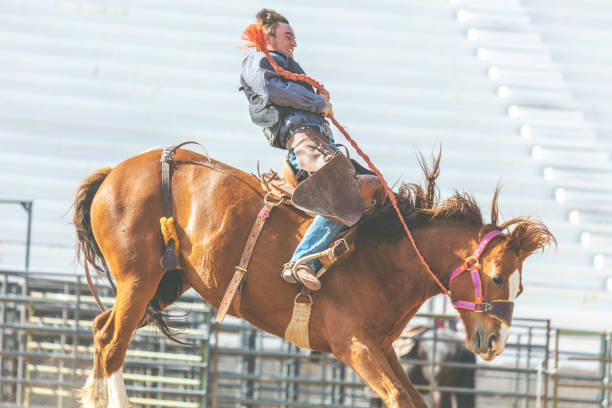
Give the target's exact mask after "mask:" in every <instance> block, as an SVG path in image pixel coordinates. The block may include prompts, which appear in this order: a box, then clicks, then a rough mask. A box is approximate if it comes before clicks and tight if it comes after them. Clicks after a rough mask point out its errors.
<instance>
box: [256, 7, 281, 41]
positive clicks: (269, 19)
mask: <svg viewBox="0 0 612 408" xmlns="http://www.w3.org/2000/svg"><path fill="white" fill-rule="evenodd" d="M255 18H256V19H257V21H261V23H262V25H263V31H264V33H266V34H269V35H271V36H272V37H274V36H275V35H276V26H277V24H278V23H285V24H289V21H287V19H286V18H285V17H284V16H283V15H282V14H280V13H277V12H276V11H274V10H270V9H267V8H264V9H261V10H259V12H257V14H255Z"/></svg>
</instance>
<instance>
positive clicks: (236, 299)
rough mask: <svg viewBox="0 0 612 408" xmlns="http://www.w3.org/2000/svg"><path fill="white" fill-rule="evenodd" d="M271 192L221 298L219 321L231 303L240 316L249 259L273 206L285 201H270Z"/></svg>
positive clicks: (282, 199)
mask: <svg viewBox="0 0 612 408" xmlns="http://www.w3.org/2000/svg"><path fill="white" fill-rule="evenodd" d="M269 196H270V194H268V195H266V197H265V198H264V206H263V207H262V208H261V210H259V214H257V219H256V220H255V223H254V224H253V227H252V228H251V233H250V234H249V237H248V238H247V241H246V244H245V246H244V249H243V250H242V256H241V257H240V263H239V264H238V265H237V266H236V271H235V272H234V276H233V277H232V280H231V281H230V284H229V286H228V287H227V290H226V291H225V294H224V295H223V300H221V305H219V311H218V312H217V323H221V322H222V321H223V319H225V315H226V314H227V312H228V310H229V308H230V305H232V304H233V308H234V313H235V314H236V315H238V316H240V300H241V292H242V283H243V282H244V277H245V276H246V273H247V267H248V266H249V261H250V260H251V256H252V255H253V250H254V249H255V244H256V243H257V239H258V238H259V235H260V234H261V230H262V229H263V226H264V224H265V223H266V221H267V219H268V217H269V216H270V211H272V208H274V207H276V206H277V205H279V204H281V203H282V202H283V201H284V198H281V199H280V200H279V201H277V202H275V203H274V202H270V201H269V200H268V198H269Z"/></svg>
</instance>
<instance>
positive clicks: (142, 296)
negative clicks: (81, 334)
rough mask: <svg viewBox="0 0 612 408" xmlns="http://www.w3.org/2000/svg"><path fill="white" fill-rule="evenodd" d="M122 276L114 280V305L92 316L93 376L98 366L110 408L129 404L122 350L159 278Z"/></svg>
mask: <svg viewBox="0 0 612 408" xmlns="http://www.w3.org/2000/svg"><path fill="white" fill-rule="evenodd" d="M160 275H161V274H160ZM146 276H149V277H150V276H151V274H149V275H146ZM122 277H123V279H121V280H118V281H117V299H116V301H115V306H114V307H112V308H111V309H109V310H107V311H106V312H105V313H104V314H102V315H100V316H99V317H98V318H96V329H97V330H95V335H94V345H95V353H96V354H95V356H94V378H95V376H96V370H98V369H100V370H101V373H102V375H103V378H105V379H106V385H107V387H108V404H109V406H110V407H113V408H115V407H117V408H124V407H129V406H130V405H129V402H128V400H127V394H126V391H125V384H124V383H123V372H122V368H123V362H124V359H125V353H126V352H127V348H128V345H129V342H130V338H131V336H132V334H133V333H134V331H136V329H137V328H138V324H139V322H140V320H141V318H142V316H143V315H144V312H145V309H146V307H147V304H148V303H149V301H151V299H152V298H153V296H154V295H155V291H156V289H157V284H158V282H159V279H160V278H161V276H160V277H158V278H157V279H150V278H149V279H141V278H139V277H137V276H136V274H135V273H126V274H123V275H122ZM106 313H108V315H106ZM102 317H104V318H102Z"/></svg>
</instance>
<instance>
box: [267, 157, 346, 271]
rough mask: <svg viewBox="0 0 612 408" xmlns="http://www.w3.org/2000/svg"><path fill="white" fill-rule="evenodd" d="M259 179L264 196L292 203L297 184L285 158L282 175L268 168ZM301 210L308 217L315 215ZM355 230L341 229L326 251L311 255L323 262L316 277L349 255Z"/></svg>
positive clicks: (288, 203) (293, 172) (295, 177)
mask: <svg viewBox="0 0 612 408" xmlns="http://www.w3.org/2000/svg"><path fill="white" fill-rule="evenodd" d="M259 181H260V183H261V187H262V189H263V190H264V192H265V193H266V196H267V197H270V199H271V200H272V201H276V202H278V201H280V200H284V201H283V203H285V204H287V205H293V202H292V201H291V197H292V196H293V193H294V192H295V189H296V187H297V186H298V179H297V175H296V173H295V171H294V170H293V168H292V167H291V165H290V164H289V161H288V160H286V159H285V161H284V163H283V177H281V176H280V175H279V174H278V173H277V172H275V171H274V170H272V169H270V170H269V172H267V173H263V174H261V175H260V176H259ZM300 210H302V209H300ZM302 211H303V212H304V213H305V214H306V215H308V216H310V217H314V216H315V215H316V214H313V213H309V212H306V211H304V210H302ZM355 231H356V228H355V227H354V226H353V227H350V228H348V229H346V230H344V231H341V232H340V233H339V234H338V236H337V237H336V240H335V241H334V242H332V243H331V244H330V246H329V247H328V249H327V250H326V251H323V252H321V253H318V254H315V255H313V258H318V259H319V261H321V263H322V264H323V267H322V268H321V269H320V270H319V271H318V272H317V275H316V276H317V278H318V277H320V276H322V275H323V274H324V273H325V272H327V270H328V269H329V268H330V267H331V266H332V265H335V264H339V263H342V262H344V261H345V260H346V259H347V258H348V257H349V256H350V254H351V253H352V252H353V250H354V249H355Z"/></svg>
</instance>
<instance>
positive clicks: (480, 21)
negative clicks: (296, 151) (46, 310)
mask: <svg viewBox="0 0 612 408" xmlns="http://www.w3.org/2000/svg"><path fill="white" fill-rule="evenodd" d="M267 6H268V7H271V8H277V9H278V10H279V11H281V12H282V13H283V14H285V15H286V16H287V17H288V18H289V19H290V21H291V23H292V25H293V26H294V28H295V30H296V32H297V40H298V44H299V46H298V48H297V49H296V59H297V60H298V61H299V62H300V63H301V64H302V66H303V67H304V69H305V70H306V71H307V72H308V73H309V74H310V75H311V76H313V77H315V78H317V79H318V80H320V81H321V82H323V83H324V84H325V85H326V86H327V87H328V89H329V90H330V92H331V94H332V101H333V103H334V111H335V113H336V117H337V118H338V120H339V121H340V122H341V123H342V124H344V125H345V126H346V127H347V128H348V130H349V131H350V132H351V134H352V136H353V137H354V138H355V139H356V140H357V141H358V143H359V144H360V145H361V146H362V148H363V149H364V150H365V151H366V152H368V154H369V155H370V156H371V157H372V159H373V160H374V162H375V163H376V164H377V165H378V166H379V167H380V168H381V169H382V170H383V172H384V174H385V176H386V178H387V180H389V181H390V182H394V181H396V180H398V179H400V178H401V179H402V180H405V181H410V182H412V181H420V180H421V179H422V176H421V174H420V169H419V166H418V164H417V161H416V159H415V152H417V151H421V152H423V153H424V154H425V156H426V157H429V154H430V152H432V151H433V152H436V151H437V149H438V147H439V146H441V147H442V149H443V159H442V171H441V176H440V187H441V192H442V196H446V195H448V194H450V193H452V192H453V191H454V190H455V189H457V190H459V191H467V192H471V193H473V194H474V195H475V196H476V197H477V198H478V200H479V202H480V203H481V207H482V209H483V213H484V214H485V215H486V214H487V213H488V211H487V210H488V208H489V205H490V199H491V196H492V193H493V191H494V189H495V186H496V184H497V183H498V181H500V180H501V182H502V184H503V185H504V189H503V192H502V195H501V198H500V206H501V213H502V215H503V216H504V217H506V218H509V217H512V216H516V215H536V216H539V217H540V218H542V219H543V220H544V222H545V223H547V224H548V225H549V226H550V227H551V229H552V230H553V232H554V233H555V235H556V236H557V238H558V240H559V248H558V251H555V250H551V251H548V252H547V253H546V254H544V255H537V256H535V257H533V259H530V260H529V261H528V262H527V264H526V266H525V274H524V284H525V293H524V295H523V296H522V297H521V300H520V301H519V303H518V305H517V313H518V314H519V315H524V316H529V317H548V316H552V317H553V324H557V325H561V326H579V327H587V328H594V329H601V328H602V327H606V328H609V327H610V326H611V325H612V317H611V316H609V313H608V316H606V314H605V313H602V312H600V311H601V310H610V308H611V307H612V293H610V292H609V291H608V290H607V289H606V282H607V281H608V279H611V278H612V246H611V245H610V243H612V191H611V190H612V184H611V183H610V179H611V178H610V177H611V175H612V166H611V162H610V152H611V146H612V115H610V114H609V113H611V112H612V105H611V104H610V102H609V101H610V96H611V95H612V87H611V86H610V85H609V84H610V81H609V79H610V78H611V77H612V74H610V73H609V70H608V67H609V66H610V63H612V53H611V52H610V48H609V47H605V46H602V45H601V44H609V41H607V40H610V39H612V29H610V27H612V24H610V23H611V22H612V21H611V20H612V17H610V16H612V14H610V5H609V4H608V3H607V2H604V1H599V0H588V1H583V2H580V3H575V2H570V1H558V2H555V5H554V7H552V6H551V4H550V2H544V1H541V0H523V1H519V0H504V1H501V0H495V1H493V0H486V1H485V0H450V1H443V0H435V1H432V0H414V1H409V2H398V1H395V0H385V1H380V2H376V3H372V2H367V1H365V0H357V1H351V2H348V1H337V2H327V1H321V0H314V1H310V2H308V4H303V5H299V4H291V5H290V4H286V3H284V2H280V1H270V2H268V3H267ZM253 7H254V5H253V4H252V3H251V2H247V1H246V0H241V1H233V2H231V3H230V2H228V3H227V4H226V3H219V2H200V1H195V0H177V1H172V2H170V1H162V0H151V1H147V2H146V3H143V2H138V1H122V2H115V1H111V2H108V1H102V0H87V1H79V2H73V1H68V0H58V1H50V0H31V1H28V2H21V1H19V0H7V1H5V2H3V6H2V10H1V11H0V143H1V145H2V149H0V150H1V151H0V198H3V199H17V200H33V202H34V205H33V226H32V251H31V262H30V268H31V269H32V270H36V271H56V272H57V271H63V272H66V273H68V274H71V273H80V272H81V269H80V267H78V266H77V265H75V264H74V262H73V256H74V233H73V231H72V227H71V225H70V218H71V213H70V211H69V207H70V204H71V200H72V194H73V192H74V190H75V188H76V186H77V185H78V183H79V181H80V180H81V179H83V178H84V177H85V176H87V175H88V174H90V173H91V172H92V171H93V170H95V169H97V168H100V167H104V166H109V165H110V166H112V165H115V164H117V163H118V162H120V161H121V160H122V159H124V158H126V157H129V156H132V155H135V154H138V153H140V152H142V151H144V150H147V149H149V148H151V147H154V146H161V145H169V144H174V143H177V142H180V141H183V140H198V141H200V142H202V143H204V144H205V145H206V146H207V148H208V151H209V152H210V153H211V155H212V156H214V157H215V158H217V159H219V160H222V161H225V162H227V163H229V164H231V165H234V166H236V167H238V168H241V169H243V170H245V171H247V172H253V171H254V170H255V167H256V163H257V161H258V160H260V161H261V163H262V167H264V168H267V167H275V168H278V167H279V165H280V160H281V158H282V154H283V152H282V151H280V150H274V149H271V148H270V147H269V146H267V145H266V142H265V139H264V138H263V136H262V135H261V132H260V130H259V129H258V128H257V127H256V126H254V125H253V124H252V123H251V122H250V119H249V118H248V114H247V109H246V101H245V98H244V96H243V95H241V94H240V93H239V91H238V86H239V83H238V75H239V70H240V62H241V56H242V50H240V49H239V48H238V47H239V46H240V45H241V41H240V33H241V31H242V29H243V28H244V27H246V25H248V24H249V23H250V22H252V20H253V15H254V13H255V12H256V11H257V10H256V9H254V8H253ZM337 139H338V141H339V142H343V141H342V137H341V136H340V135H338V138H337ZM228 141H229V142H230V143H228ZM236 146H240V147H239V148H237V147H236ZM353 155H355V154H354V153H353ZM0 209H2V210H1V211H0V222H1V223H2V225H3V228H0V251H1V252H0V268H13V269H15V268H16V269H19V268H23V265H24V263H23V257H24V253H25V250H24V245H25V229H26V220H27V216H26V214H25V212H24V211H23V209H22V208H19V206H17V205H14V204H0ZM568 310H571V311H572V312H573V313H575V314H574V315H572V316H570V315H569V314H568ZM576 314H577V315H576Z"/></svg>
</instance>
